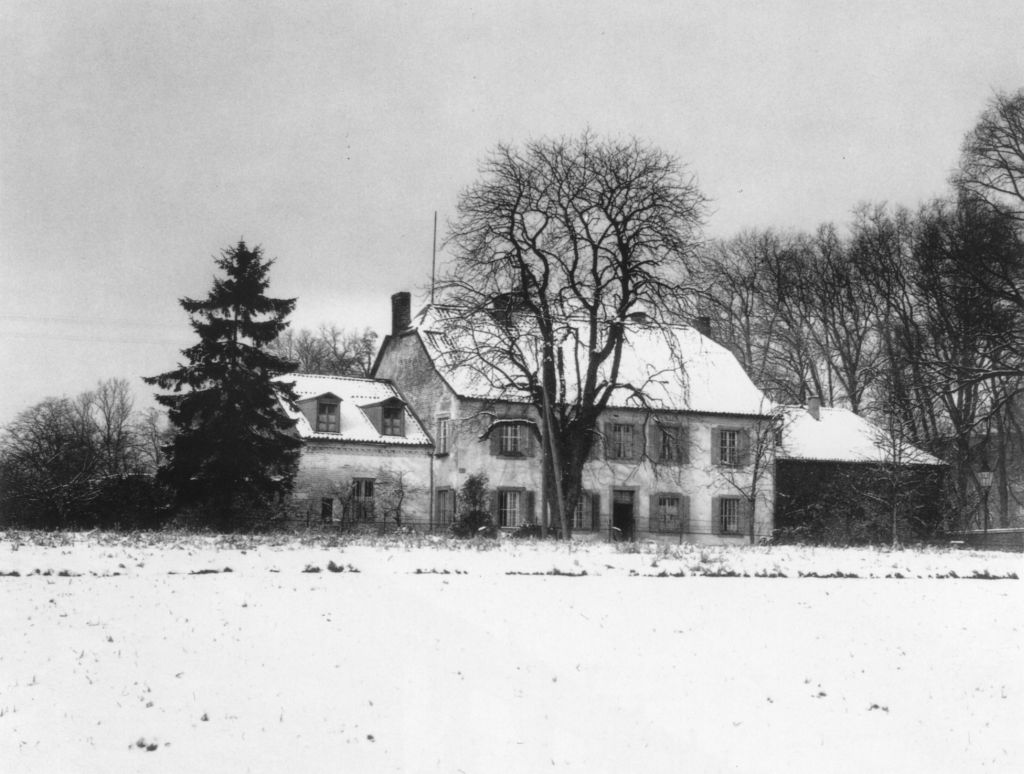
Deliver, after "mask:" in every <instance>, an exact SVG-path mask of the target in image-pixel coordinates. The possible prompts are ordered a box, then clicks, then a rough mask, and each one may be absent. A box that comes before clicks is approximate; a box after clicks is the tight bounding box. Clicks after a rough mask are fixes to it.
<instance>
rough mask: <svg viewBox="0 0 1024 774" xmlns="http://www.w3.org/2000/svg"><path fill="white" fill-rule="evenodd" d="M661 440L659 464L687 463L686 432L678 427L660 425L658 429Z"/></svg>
mask: <svg viewBox="0 0 1024 774" xmlns="http://www.w3.org/2000/svg"><path fill="white" fill-rule="evenodd" d="M658 429H659V430H660V431H661V432H660V434H659V435H660V436H661V440H660V442H659V444H658V461H659V462H686V461H687V450H686V448H685V447H684V443H685V441H684V439H685V438H686V436H685V435H684V431H683V429H682V428H681V427H678V426H676V425H660V426H659V428H658Z"/></svg>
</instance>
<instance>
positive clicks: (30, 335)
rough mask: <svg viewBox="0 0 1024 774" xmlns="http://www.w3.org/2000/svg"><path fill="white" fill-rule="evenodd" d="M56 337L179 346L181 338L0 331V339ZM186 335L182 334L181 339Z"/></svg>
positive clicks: (111, 342) (110, 342) (71, 339)
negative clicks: (121, 337)
mask: <svg viewBox="0 0 1024 774" xmlns="http://www.w3.org/2000/svg"><path fill="white" fill-rule="evenodd" d="M5 338H6V339H57V340H60V341H85V342H90V343H93V342H104V343H109V344H172V345H178V346H180V345H181V344H182V339H117V338H109V337H103V336H70V335H67V336H63V335H61V334H58V333H41V332H40V333H36V332H27V333H0V339H5ZM184 338H187V336H183V339H184Z"/></svg>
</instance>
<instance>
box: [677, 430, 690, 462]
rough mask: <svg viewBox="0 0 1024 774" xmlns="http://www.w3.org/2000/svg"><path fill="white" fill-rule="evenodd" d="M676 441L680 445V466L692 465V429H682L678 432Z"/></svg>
mask: <svg viewBox="0 0 1024 774" xmlns="http://www.w3.org/2000/svg"><path fill="white" fill-rule="evenodd" d="M676 440H677V442H678V444H679V447H678V449H679V464H680V465H689V464H690V428H688V427H680V428H679V429H678V430H677V431H676Z"/></svg>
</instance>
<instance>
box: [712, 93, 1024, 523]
mask: <svg viewBox="0 0 1024 774" xmlns="http://www.w3.org/2000/svg"><path fill="white" fill-rule="evenodd" d="M697 271H698V276H699V277H700V280H701V284H702V287H703V289H704V290H703V293H702V294H701V299H700V301H699V305H700V306H701V307H702V309H703V311H704V312H705V313H707V314H709V315H710V316H711V317H713V319H715V320H716V323H717V324H716V328H717V330H716V338H718V339H719V340H720V341H721V342H722V343H723V344H725V345H727V346H728V347H729V348H730V349H731V350H732V351H733V352H734V353H735V354H736V356H737V357H738V358H739V359H740V361H741V362H742V363H743V365H744V367H745V368H746V369H747V371H748V373H750V375H751V377H752V378H753V379H754V380H755V381H756V382H757V383H758V385H759V386H761V387H762V388H763V389H764V390H765V391H766V392H767V393H768V394H769V395H770V396H771V397H772V398H773V399H775V400H777V401H780V402H782V403H799V404H802V403H804V402H806V400H807V398H808V397H811V396H820V397H821V398H822V400H823V401H824V402H825V403H826V404H827V405H835V406H843V407H847V408H849V409H851V410H852V411H854V412H857V413H863V414H867V415H869V416H871V417H872V418H874V419H875V420H877V421H878V422H879V423H880V424H882V425H883V426H892V427H895V428H897V429H898V430H899V432H900V433H901V434H902V436H903V437H904V438H905V439H906V440H907V441H909V442H911V443H914V444H916V445H918V446H921V447H923V448H925V449H927V450H929V451H931V452H933V453H935V454H937V455H938V456H940V457H942V458H943V459H945V460H947V461H948V462H950V463H951V466H952V475H951V476H950V479H949V481H950V496H951V501H952V502H951V505H952V506H953V508H954V509H955V512H956V513H957V514H961V515H964V517H965V518H966V515H967V514H969V513H970V512H971V505H972V503H973V502H974V501H976V499H977V481H976V478H975V473H976V471H977V470H979V469H982V468H986V469H987V468H990V467H994V468H995V469H996V470H997V472H999V473H1001V474H1002V475H1000V476H998V478H997V481H998V482H999V492H998V497H999V503H1000V506H1001V512H1002V513H1004V514H1005V513H1006V512H1007V510H1008V506H1009V504H1010V502H1009V501H1010V499H1011V496H1012V492H1011V491H1010V483H1009V482H1010V480H1011V479H1012V477H1013V476H1012V471H1011V470H1010V468H1011V467H1012V466H1013V461H1014V460H1019V459H1020V458H1021V456H1022V454H1024V448H1022V434H1021V428H1020V423H1021V420H1022V418H1024V413H1022V410H1021V409H1022V406H1021V399H1020V395H1021V391H1022V387H1024V381H1022V379H1024V90H1022V91H1019V92H1017V93H1015V94H1011V95H997V96H996V97H995V98H994V99H993V102H992V104H991V105H990V107H989V109H988V110H986V112H985V113H984V114H983V115H982V117H981V119H980V121H979V124H978V126H976V127H975V128H974V129H973V130H972V131H971V132H970V133H968V135H967V137H966V138H965V140H964V144H963V156H962V160H961V165H960V168H959V169H958V170H957V172H956V173H955V174H954V175H953V177H952V186H951V190H950V193H949V194H948V195H947V196H945V197H943V198H939V199H936V200H934V201H931V202H928V203H926V204H924V205H923V206H921V207H920V208H919V209H917V210H916V211H912V210H910V209H908V208H905V207H898V206H887V205H884V204H863V205H860V206H859V207H858V208H857V209H856V210H855V211H854V214H853V218H852V220H851V222H850V223H849V224H848V225H847V227H846V228H845V229H842V230H841V229H839V228H837V227H836V226H835V225H833V224H824V225H822V226H820V227H819V228H818V229H817V230H815V231H814V232H813V233H792V232H779V231H776V230H773V229H765V230H760V231H747V232H744V233H742V234H740V235H738V236H736V237H734V238H732V239H729V240H724V241H720V242H717V243H715V244H713V245H711V246H710V247H709V248H708V249H707V250H706V251H705V253H704V255H703V256H702V260H701V261H700V262H699V264H698V269H697Z"/></svg>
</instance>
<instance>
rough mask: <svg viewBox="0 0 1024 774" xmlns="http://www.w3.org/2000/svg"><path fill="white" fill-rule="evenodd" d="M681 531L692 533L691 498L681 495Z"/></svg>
mask: <svg viewBox="0 0 1024 774" xmlns="http://www.w3.org/2000/svg"><path fill="white" fill-rule="evenodd" d="M679 531H680V532H689V531H690V497H689V495H680V497H679Z"/></svg>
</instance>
